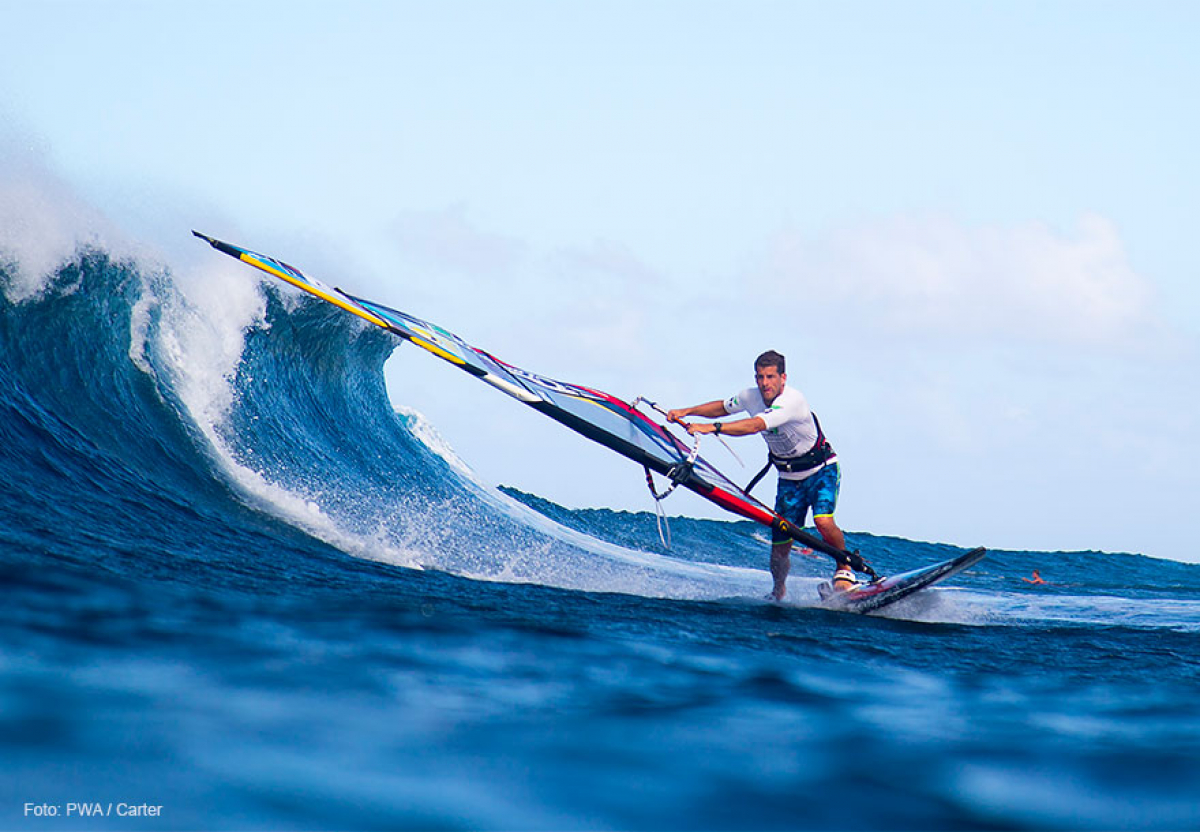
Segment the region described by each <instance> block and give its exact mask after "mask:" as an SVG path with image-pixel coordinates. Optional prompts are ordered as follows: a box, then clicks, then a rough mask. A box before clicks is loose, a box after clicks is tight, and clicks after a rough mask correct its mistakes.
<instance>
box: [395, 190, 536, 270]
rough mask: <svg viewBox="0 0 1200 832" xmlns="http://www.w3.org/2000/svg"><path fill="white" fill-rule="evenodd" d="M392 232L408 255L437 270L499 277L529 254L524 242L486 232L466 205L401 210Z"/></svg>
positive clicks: (401, 248)
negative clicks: (469, 213)
mask: <svg viewBox="0 0 1200 832" xmlns="http://www.w3.org/2000/svg"><path fill="white" fill-rule="evenodd" d="M392 235H393V239H394V240H395V242H396V243H397V244H398V245H399V247H400V250H401V251H402V252H403V253H404V254H405V255H407V256H409V257H411V258H413V259H415V260H417V261H419V262H421V263H422V264H423V265H426V266H428V267H431V268H432V269H434V270H435V271H443V270H445V271H450V272H455V273H458V274H467V275H487V276H495V275H497V274H500V273H504V272H508V271H510V270H511V269H513V268H514V267H516V266H517V265H518V264H519V263H520V262H521V261H522V260H523V259H524V257H525V249H526V246H525V244H524V243H522V242H520V241H519V240H515V239H512V238H509V237H504V236H501V235H499V234H493V233H490V232H487V231H484V230H483V229H481V228H480V227H479V226H478V225H477V224H476V223H475V222H474V221H472V220H471V218H470V217H469V216H468V213H467V208H466V206H465V205H462V204H458V205H452V206H449V207H447V208H445V209H442V210H440V211H409V212H404V213H401V214H400V215H399V216H398V217H397V218H396V220H395V222H394V223H393V224H392Z"/></svg>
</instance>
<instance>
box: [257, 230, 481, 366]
mask: <svg viewBox="0 0 1200 832" xmlns="http://www.w3.org/2000/svg"><path fill="white" fill-rule="evenodd" d="M238 259H239V260H241V261H243V262H245V263H249V264H250V265H251V266H254V267H255V268H257V269H261V270H263V271H264V272H266V273H267V274H271V275H274V276H275V277H278V278H279V279H280V280H285V281H287V282H288V283H290V284H292V285H293V286H295V287H296V288H297V289H303V290H304V291H306V292H308V293H309V294H310V295H316V296H317V297H319V298H320V299H321V300H323V301H326V302H328V303H332V304H333V305H334V306H337V307H339V308H341V309H345V310H346V311H347V312H351V313H353V314H355V315H357V316H358V317H360V318H362V319H363V320H364V321H367V322H369V323H373V324H375V326H377V327H381V328H383V329H390V327H389V326H388V323H387V321H385V320H383V319H382V318H380V317H378V316H376V315H372V314H371V313H370V312H368V311H367V310H365V309H363V308H362V307H360V306H356V305H354V304H352V303H349V302H348V301H345V300H342V299H341V298H339V297H338V296H337V295H333V294H330V293H329V292H325V291H322V290H321V289H318V288H317V287H316V286H313V285H311V284H309V283H305V282H304V281H303V280H297V279H296V278H294V277H292V276H291V275H290V274H288V273H287V272H285V271H280V270H279V269H277V268H275V267H274V266H272V265H271V264H269V263H265V262H263V261H262V260H259V259H258V258H257V257H255V256H254V255H252V254H249V253H246V254H242V255H240V256H239V257H238ZM459 363H462V362H459Z"/></svg>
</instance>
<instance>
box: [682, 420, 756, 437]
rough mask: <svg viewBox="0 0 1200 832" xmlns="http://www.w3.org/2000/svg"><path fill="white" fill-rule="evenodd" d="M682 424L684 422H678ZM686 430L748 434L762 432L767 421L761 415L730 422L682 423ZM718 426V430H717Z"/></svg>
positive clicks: (693, 433) (733, 434)
mask: <svg viewBox="0 0 1200 832" xmlns="http://www.w3.org/2000/svg"><path fill="white" fill-rule="evenodd" d="M680 424H684V423H682V422H681V423H680ZM684 427H686V428H687V432H688V433H690V434H692V435H693V436H694V435H695V434H697V433H716V434H719V435H721V436H750V435H751V434H753V433H762V432H763V431H764V430H766V429H767V423H766V422H764V421H763V420H762V417H761V416H751V417H750V418H749V419H738V420H736V421H731V422H710V423H705V422H691V423H687V424H684ZM718 428H719V430H718Z"/></svg>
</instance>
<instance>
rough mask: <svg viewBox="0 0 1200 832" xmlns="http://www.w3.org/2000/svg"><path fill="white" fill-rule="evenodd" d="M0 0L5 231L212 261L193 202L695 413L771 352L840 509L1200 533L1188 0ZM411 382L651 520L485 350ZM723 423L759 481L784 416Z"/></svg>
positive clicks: (555, 481) (509, 466) (457, 422)
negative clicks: (490, 374)
mask: <svg viewBox="0 0 1200 832" xmlns="http://www.w3.org/2000/svg"><path fill="white" fill-rule="evenodd" d="M0 18H2V19H3V20H4V22H5V23H4V27H3V30H2V31H0V150H3V155H5V156H7V157H8V158H7V160H5V161H0V219H3V218H5V217H8V218H9V222H8V226H9V230H8V234H9V235H10V236H11V234H12V233H13V232H12V231H11V229H12V228H13V227H14V226H15V222H14V221H12V219H11V218H12V217H14V216H17V215H19V214H20V213H21V212H22V211H25V210H33V209H32V208H31V207H30V205H31V203H37V210H39V211H51V212H52V211H55V210H59V211H60V212H61V213H65V214H69V215H70V216H71V220H70V223H68V224H71V225H72V227H73V228H78V229H83V232H84V233H86V232H87V231H88V230H89V229H88V226H89V224H91V223H96V224H98V225H103V226H104V228H105V229H106V230H105V231H104V232H103V233H106V234H118V233H119V234H120V235H124V236H127V237H128V238H129V239H132V240H135V241H136V243H137V245H138V246H140V247H143V248H145V249H149V250H153V251H154V252H156V253H157V255H158V256H160V257H161V258H162V259H163V260H164V261H166V262H167V263H169V264H171V265H172V267H173V268H176V269H178V270H179V271H181V272H182V271H184V270H186V269H189V268H193V269H195V268H198V269H203V268H204V264H205V263H206V262H208V260H206V258H209V259H211V252H210V251H208V250H204V249H203V248H202V247H201V246H199V244H196V243H194V242H193V241H192V240H191V239H190V237H189V236H188V232H189V230H190V229H191V228H193V227H197V228H200V229H201V230H204V231H206V232H208V233H211V234H214V235H216V236H219V237H223V238H226V239H230V240H231V241H233V242H237V243H240V244H242V245H246V246H248V247H251V248H254V249H257V250H260V251H265V252H268V253H271V254H275V255H277V256H279V257H282V258H283V259H286V260H288V261H289V262H292V263H294V264H295V265H297V266H300V267H301V268H303V269H305V270H306V271H309V272H311V273H313V274H315V275H316V276H319V277H321V278H323V279H325V280H327V281H329V282H333V283H337V284H340V285H343V286H345V287H347V288H353V289H357V290H359V291H360V292H362V293H364V294H368V295H375V296H377V297H378V298H379V299H381V300H384V301H386V302H390V303H392V304H393V305H396V306H399V307H400V308H403V309H406V310H409V311H412V312H414V313H416V314H418V315H422V316H424V317H427V318H429V319H431V320H434V321H436V322H438V323H441V324H444V325H446V326H449V327H450V328H452V329H455V330H456V331H458V332H460V333H461V334H463V335H464V336H466V337H467V338H469V339H470V340H473V341H474V342H476V343H478V344H479V345H481V346H484V347H486V348H488V349H490V350H491V351H493V352H495V353H496V354H498V355H500V356H501V357H504V358H506V359H508V360H510V361H513V362H514V363H517V364H520V365H523V366H526V367H528V368H530V369H533V370H537V371H539V372H542V373H544V374H547V375H551V376H556V377H560V378H563V379H566V380H570V381H577V382H581V383H587V384H592V385H595V386H600V387H603V388H605V389H607V390H610V391H611V392H613V393H616V394H618V395H622V396H625V397H629V398H632V397H633V396H636V395H639V394H641V395H647V396H649V397H652V398H656V399H658V400H660V401H662V402H663V403H664V404H668V405H685V404H693V403H696V402H698V401H703V400H708V399H713V398H718V397H724V396H726V395H728V394H730V393H732V392H734V391H736V390H738V389H740V388H741V387H743V386H745V385H746V384H748V383H749V382H750V380H751V369H750V364H751V362H752V360H753V357H754V356H755V355H756V354H757V353H758V352H761V351H762V350H763V349H767V348H774V349H778V350H780V351H782V352H784V353H785V354H787V355H788V356H789V358H790V360H791V364H790V366H789V380H790V381H791V383H793V384H794V385H796V386H798V387H800V389H801V390H803V391H804V392H805V393H806V395H807V396H808V398H809V399H810V401H811V402H812V404H813V406H814V409H816V410H817V412H818V413H820V414H821V416H822V422H823V424H824V425H825V427H826V429H827V431H828V433H829V435H830V437H831V439H832V440H833V442H834V445H835V447H837V448H838V450H839V451H840V453H841V455H842V460H843V468H844V475H843V491H842V500H841V505H840V507H839V517H840V519H841V521H842V524H843V525H844V526H845V527H846V528H848V529H852V530H863V531H874V532H878V533H881V534H898V535H903V536H907V537H914V538H918V539H926V540H943V541H948V542H954V543H959V544H962V545H975V544H983V545H989V546H994V547H1001V548H1027V549H1039V550H1055V549H1087V548H1093V549H1103V550H1109V551H1137V552H1144V553H1146V554H1151V555H1157V556H1162V557H1173V558H1180V559H1185V560H1200V551H1198V550H1197V548H1196V547H1195V546H1194V544H1193V542H1192V538H1193V535H1191V534H1190V522H1189V521H1190V518H1191V514H1192V512H1193V511H1194V508H1195V505H1196V503H1197V496H1198V495H1200V474H1197V471H1200V441H1198V440H1197V427H1198V424H1197V422H1198V419H1197V415H1196V413H1197V405H1198V404H1200V394H1198V393H1197V392H1196V390H1197V387H1198V386H1200V385H1197V376H1198V375H1200V374H1198V373H1197V369H1196V368H1197V354H1198V352H1197V346H1198V342H1200V288H1197V287H1198V285H1200V282H1198V281H1197V279H1196V278H1197V276H1198V271H1200V270H1198V268H1197V265H1198V260H1200V258H1198V256H1197V253H1196V246H1195V245H1194V244H1193V242H1192V240H1193V238H1194V232H1193V230H1192V228H1191V226H1192V224H1193V222H1194V219H1195V217H1196V216H1198V215H1200V210H1198V208H1200V205H1198V202H1200V196H1198V194H1200V175H1198V170H1197V168H1198V164H1197V161H1196V152H1195V149H1194V143H1195V138H1196V136H1197V135H1200V129H1198V128H1200V124H1198V122H1200V117H1198V116H1197V108H1196V107H1195V104H1194V102H1195V100H1196V98H1197V86H1198V81H1200V58H1198V57H1197V50H1196V49H1195V44H1196V42H1197V38H1198V36H1200V6H1197V5H1196V4H1194V3H1187V2H1179V3H1164V2H1149V3H1133V2H1125V3H1106V2H1086V3H1085V2H1057V3H1033V2H1027V3H1026V2H1008V3H985V2H972V3H961V2H880V3H868V2H859V3H855V2H850V3H840V4H834V3H828V2H814V3H802V2H786V3H770V2H752V3H703V2H687V3H684V2H677V3H633V2H630V3H621V2H605V3H586V4H585V3H576V4H571V3H568V4H556V3H547V2H537V3H534V2H530V3H517V2H503V1H501V2H490V3H482V2H479V3H453V2H451V3H438V4H433V3H403V2H389V3H361V2H359V3H355V2H349V3H337V4H333V3H295V2H291V3H262V2H258V3H256V2H248V3H244V2H239V3H228V4H225V3H201V4H179V3H148V2H147V3H132V2H106V1H104V0H101V1H99V2H78V3H66V2H55V1H54V0H50V2H43V3H36V4H35V3H26V2H9V1H8V0H0ZM31 170H36V171H38V173H37V175H36V176H34V175H33V174H31V173H29V172H30V171H31ZM22 177H23V178H22ZM5 179H7V182H6V181H5ZM30 181H35V182H37V183H39V185H38V187H40V188H41V189H42V190H41V193H43V194H44V196H45V198H44V199H42V198H40V197H39V198H37V199H33V198H31V197H30V196H29V194H30V189H29V187H30V186H29V185H28V183H29V182H30ZM16 182H23V183H25V184H24V185H23V186H21V187H18V185H15V184H14V183H16ZM23 200H24V201H23ZM55 205H58V206H59V207H58V208H57V209H56V208H55ZM80 205H83V206H87V210H79V209H78V206H80ZM5 206H7V209H6V208H5ZM67 206H73V207H67ZM5 210H7V211H8V213H7V214H6V213H4V212H5ZM14 212H16V213H14ZM112 229H119V232H117V231H113V230H112ZM388 377H389V385H390V389H391V391H392V395H393V398H394V399H395V400H396V401H397V402H398V403H403V404H407V405H411V406H413V407H415V408H416V409H418V410H420V411H422V412H423V413H425V414H426V415H427V416H428V417H429V419H430V420H431V421H432V422H433V424H434V425H436V426H437V428H438V429H439V430H440V431H441V432H442V434H443V435H444V436H445V437H446V438H447V439H448V441H449V442H450V443H451V444H452V445H453V446H454V447H455V448H456V449H457V450H458V452H459V453H460V455H461V456H462V457H463V458H464V459H465V460H466V461H467V462H468V463H469V464H471V465H472V466H473V467H474V468H475V469H476V470H477V471H478V472H479V474H480V476H481V477H483V478H484V479H485V480H487V481H489V482H493V483H506V484H512V485H515V486H517V487H521V488H524V489H526V490H529V491H534V492H536V493H538V494H541V495H543V496H546V497H549V498H551V499H556V500H559V501H560V502H564V503H566V504H568V505H574V506H596V505H599V506H612V507H615V508H627V509H647V508H648V507H649V505H650V504H649V498H648V495H646V493H645V489H644V485H643V484H642V483H641V481H640V477H641V474H640V471H637V470H636V468H634V467H632V466H630V465H629V464H628V463H625V462H624V461H622V460H617V459H610V458H609V456H608V455H607V454H606V453H605V452H604V451H603V450H601V449H595V448H591V447H590V446H588V445H587V443H585V442H584V441H582V440H579V439H577V438H576V437H574V436H573V435H571V434H569V433H567V432H565V431H563V430H562V429H561V428H559V427H558V426H556V425H553V424H550V423H548V422H545V421H544V420H540V417H538V416H537V415H536V414H533V413H527V412H524V411H523V410H522V409H521V408H518V407H516V406H515V405H513V404H511V403H510V402H509V401H508V400H506V399H504V398H502V397H500V396H498V395H497V394H496V393H495V392H494V391H491V390H489V389H486V388H484V387H483V386H482V385H473V384H472V382H471V380H470V379H468V378H466V376H465V375H462V376H461V377H460V375H456V374H454V373H453V372H452V371H451V370H450V369H449V368H446V367H444V366H441V365H439V364H438V363H437V362H433V361H429V360H428V359H427V358H426V357H425V356H422V355H417V354H416V352H415V351H406V350H404V349H401V350H400V351H398V353H397V355H396V357H395V358H394V359H393V360H392V362H391V363H390V364H389V367H388ZM476 388H478V389H476ZM736 448H737V450H738V452H739V454H740V455H741V456H742V458H743V459H744V460H745V461H746V464H747V470H746V473H745V476H746V477H747V478H748V476H749V473H751V472H752V471H753V470H755V469H756V468H757V465H758V462H759V460H760V458H761V456H762V448H761V443H760V442H759V441H758V440H757V439H750V440H742V441H741V442H739V443H738V444H737V445H736ZM712 458H713V459H714V460H715V461H717V462H718V463H721V462H722V461H723V460H724V461H725V462H727V463H728V465H729V467H730V469H731V471H730V472H731V474H732V475H733V476H734V478H735V479H740V478H741V477H742V473H741V469H739V468H738V466H737V463H736V462H734V461H733V460H732V458H731V457H729V456H728V455H727V454H725V452H724V450H723V449H720V448H719V447H717V448H715V449H714V451H713V453H712ZM760 489H761V493H760V494H759V496H760V497H763V498H769V496H770V491H771V487H770V486H766V485H764V486H760ZM672 499H673V500H675V499H676V498H672ZM669 509H670V510H672V511H675V512H679V513H689V514H705V515H706V516H708V515H709V512H708V510H707V508H706V507H705V506H704V504H702V503H700V502H698V501H692V498H691V497H689V496H681V497H679V498H678V501H677V502H673V503H672V504H670V505H669Z"/></svg>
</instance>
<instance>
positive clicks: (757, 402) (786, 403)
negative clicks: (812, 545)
mask: <svg viewBox="0 0 1200 832" xmlns="http://www.w3.org/2000/svg"><path fill="white" fill-rule="evenodd" d="M754 383H755V386H754V387H751V388H748V389H746V390H743V391H742V392H740V393H738V394H737V395H735V396H732V397H730V398H728V399H725V400H724V401H711V402H707V403H705V404H698V405H696V406H694V407H685V408H680V409H678V410H671V411H668V413H667V420H668V421H670V422H676V423H678V424H680V425H683V426H684V427H685V428H686V429H687V432H688V433H689V434H697V433H700V434H704V433H712V434H716V435H718V436H749V435H751V434H755V433H761V434H762V435H763V439H765V440H766V442H767V451H768V456H769V458H770V460H771V463H772V464H773V465H774V466H775V468H776V470H777V471H778V472H779V486H778V489H777V491H776V497H775V511H776V513H777V514H779V515H780V516H781V517H783V518H784V519H785V520H787V521H788V522H789V523H792V524H794V525H795V526H796V527H797V528H803V527H804V523H805V520H806V518H807V516H808V512H809V510H811V511H812V513H813V522H814V523H815V524H816V526H817V531H818V532H820V534H821V537H822V538H824V540H825V542H826V543H828V544H830V545H831V546H835V547H837V548H838V549H840V550H844V549H845V548H846V541H845V537H844V535H843V534H842V530H841V529H840V528H838V525H837V523H835V522H834V519H833V513H834V510H835V509H836V508H837V498H838V490H839V487H840V485H841V469H840V467H839V466H838V461H837V455H836V454H835V453H834V452H833V448H832V447H831V446H830V444H829V442H828V441H827V440H826V439H825V434H824V433H823V432H822V430H821V426H820V423H818V422H817V419H816V416H815V415H813V412H812V411H811V410H810V409H809V407H808V401H807V400H806V399H805V398H804V394H803V393H801V392H800V391H799V390H798V389H796V388H794V387H788V386H787V364H786V361H785V359H784V357H783V356H782V355H780V354H779V353H778V352H775V351H774V350H768V351H767V352H764V353H763V354H762V355H760V356H759V357H758V358H757V359H755V361H754ZM734 413H747V414H749V415H748V416H747V417H746V418H744V419H737V420H730V421H726V422H712V423H704V422H693V423H688V422H684V421H683V420H684V419H686V418H687V417H689V416H700V417H703V418H705V419H719V418H720V417H722V416H729V415H732V414H734ZM791 549H792V540H791V538H790V537H787V536H786V535H784V534H782V533H780V532H779V531H775V532H774V533H773V535H772V538H771V577H772V579H773V580H774V584H775V585H774V589H773V590H772V591H771V596H772V597H773V598H774V599H775V600H777V601H779V600H783V597H784V595H785V594H786V592H787V586H786V584H787V576H788V572H789V571H790V569H791ZM832 583H833V588H834V589H835V590H838V591H840V590H845V589H849V588H851V587H853V586H854V585H855V583H857V581H856V579H855V577H854V572H853V570H852V569H851V568H850V564H849V563H848V562H846V561H844V560H839V561H838V562H837V568H836V571H835V572H834V574H833V581H832Z"/></svg>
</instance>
